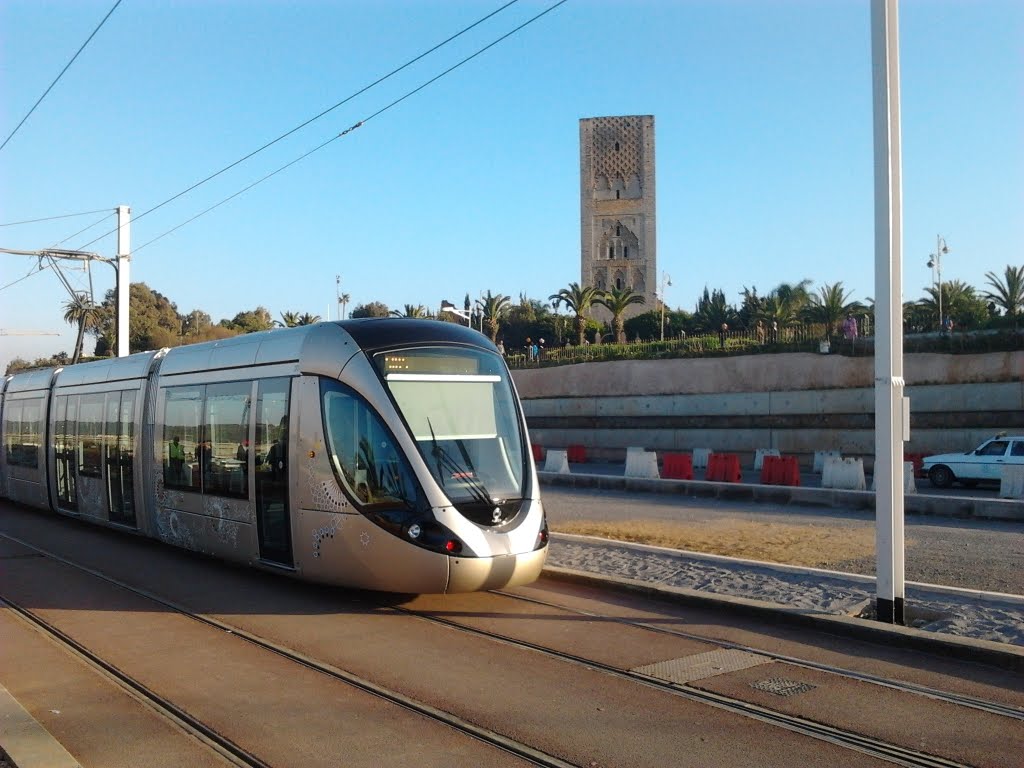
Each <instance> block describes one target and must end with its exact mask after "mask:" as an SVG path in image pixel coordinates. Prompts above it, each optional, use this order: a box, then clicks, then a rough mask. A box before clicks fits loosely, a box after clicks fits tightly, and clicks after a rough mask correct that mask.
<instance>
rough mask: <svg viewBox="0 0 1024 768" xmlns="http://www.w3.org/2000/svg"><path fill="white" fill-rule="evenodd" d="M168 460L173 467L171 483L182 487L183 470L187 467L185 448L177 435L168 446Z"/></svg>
mask: <svg viewBox="0 0 1024 768" xmlns="http://www.w3.org/2000/svg"><path fill="white" fill-rule="evenodd" d="M168 458H169V459H170V465H171V482H172V483H174V484H176V485H181V484H182V482H183V478H182V468H183V467H184V466H185V446H183V445H182V444H181V441H180V440H179V439H178V436H177V435H175V436H174V439H173V440H172V441H171V444H170V446H168Z"/></svg>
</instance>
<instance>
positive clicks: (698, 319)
mask: <svg viewBox="0 0 1024 768" xmlns="http://www.w3.org/2000/svg"><path fill="white" fill-rule="evenodd" d="M738 319H739V315H738V314H737V312H736V308H735V307H733V306H732V305H731V304H729V302H727V301H726V300H725V293H724V292H723V291H721V290H719V289H717V288H716V289H715V290H713V291H711V292H710V293H708V288H707V286H704V293H703V294H702V295H701V297H700V299H698V300H697V310H696V312H694V313H693V321H694V325H695V326H696V327H697V329H698V330H702V331H717V330H718V329H719V328H721V327H722V325H723V324H725V325H729V324H734V323H736V322H737V321H738Z"/></svg>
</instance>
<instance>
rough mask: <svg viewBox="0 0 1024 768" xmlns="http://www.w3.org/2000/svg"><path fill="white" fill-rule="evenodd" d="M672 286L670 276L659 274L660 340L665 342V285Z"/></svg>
mask: <svg viewBox="0 0 1024 768" xmlns="http://www.w3.org/2000/svg"><path fill="white" fill-rule="evenodd" d="M666 284H667V285H672V276H671V275H668V274H665V273H664V272H662V273H661V291H660V293H661V296H660V298H661V340H662V341H664V340H665V285H666Z"/></svg>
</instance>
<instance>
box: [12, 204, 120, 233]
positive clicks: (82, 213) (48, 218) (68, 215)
mask: <svg viewBox="0 0 1024 768" xmlns="http://www.w3.org/2000/svg"><path fill="white" fill-rule="evenodd" d="M107 211H109V209H108V208H98V209H96V210H95V211H80V212H78V213H65V214H62V215H60V216H46V217H45V218H42V219H25V220H24V221H10V222H7V223H6V224H0V227H15V226H17V225H19V224H36V223H38V222H40V221H55V220H57V219H71V218H74V217H75V216H88V215H90V214H93V213H104V212H107ZM104 218H106V217H104ZM93 226H95V225H93ZM72 237H74V235H72Z"/></svg>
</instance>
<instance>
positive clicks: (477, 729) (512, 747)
mask: <svg viewBox="0 0 1024 768" xmlns="http://www.w3.org/2000/svg"><path fill="white" fill-rule="evenodd" d="M0 537H3V538H6V539H8V540H10V541H14V542H16V543H18V544H20V545H22V546H24V547H28V548H29V549H33V550H35V551H37V552H39V553H41V554H42V555H44V556H45V557H49V558H52V559H53V560H55V561H57V562H59V563H63V564H64V565H67V566H69V567H71V568H75V569H77V570H79V571H82V572H83V573H88V574H89V575H90V576H93V577H95V578H98V579H101V580H103V581H106V582H107V583H109V584H113V585H114V586H116V587H119V588H121V589H125V590H127V591H129V592H132V593H134V594H136V595H139V596H140V597H144V598H146V599H147V600H151V601H153V602H155V603H157V604H158V605H163V606H165V607H166V608H169V609H171V610H173V611H176V612H177V613H180V614H182V615H183V616H185V617H187V618H190V619H192V620H194V621H197V622H199V623H201V624H205V625H207V626H210V627H212V628H214V629H218V630H220V631H222V632H225V633H227V634H230V635H233V636H234V637H237V638H239V639H240V640H243V641H245V642H248V643H251V644H253V645H255V646H257V647H259V648H262V649H263V650H266V651H269V652H271V653H274V654H277V655H279V656H281V657H283V658H285V659H287V660H289V661H292V662H294V663H296V664H300V665H302V666H304V667H306V668H308V669H311V670H313V671H315V672H319V673H321V674H324V675H327V676H328V677H331V678H333V679H336V680H339V681H341V682H343V683H346V684H348V685H351V686H352V687H354V688H358V689H359V690H362V691H364V692H365V693H369V694H371V695H373V696H376V697H378V698H380V699H383V700H385V701H388V702H390V703H392V704H395V705H396V706H400V707H402V708H403V709H406V710H409V711H411V712H415V713H416V714H418V715H421V716H423V717H426V718H428V719H430V720H433V721H434V722H437V723H440V724H442V725H446V726H448V727H450V728H452V729H454V730H456V731H459V732H460V733H462V734H464V735H466V736H470V737H472V738H474V739H477V740H478V741H480V742H482V743H484V744H488V745H489V746H492V747H495V748H497V749H501V750H504V751H505V752H508V753H510V754H513V755H515V756H517V757H520V758H522V759H523V760H526V761H528V762H531V763H533V764H534V765H538V766H542V768H578V766H576V765H575V764H574V763H570V762H566V761H564V760H561V759H560V758H558V757H555V756H554V755H549V754H547V753H545V752H542V751H540V750H538V749H535V748H533V747H531V746H530V745H528V744H524V743H522V742H519V741H516V740H515V739H511V738H508V737H506V736H503V735H502V734H500V733H497V732H496V731H492V730H490V729H488V728H483V727H481V726H478V725H475V724H474V723H471V722H469V721H468V720H465V719H463V718H461V717H458V716H457V715H453V714H451V713H450V712H445V711H444V710H441V709H438V708H437V707H433V706H431V705H429V704H425V703H423V702H419V701H416V700H415V699H412V698H410V697H408V696H405V695H403V694H401V693H398V692H397V691H392V690H389V689H387V688H385V687H383V686H380V685H377V684H376V683H374V682H371V681H370V680H366V679H364V678H362V677H359V676H358V675H354V674H352V673H351V672H346V671H345V670H343V669H338V668H337V667H334V666H332V665H330V664H325V663H323V662H321V661H317V660H316V659H312V658H309V657H308V656H305V655H304V654H301V653H299V652H297V651H294V650H292V649H290V648H287V647H285V646H283V645H279V644H277V643H273V642H271V641H269V640H265V639H263V638H261V637H259V636H258V635H254V634H252V633H251V632H247V631H246V630H244V629H240V628H239V627H235V626H232V625H231V624H228V623H226V622H223V621H220V620H218V619H213V618H210V617H208V616H202V615H200V614H197V613H195V612H193V611H190V610H189V609H188V608H186V607H184V606H182V605H179V604H177V603H175V602H174V601H172V600H167V599H166V598H163V597H160V596H159V595H155V594H153V593H151V592H149V591H148V590H145V589H140V588H138V587H133V586H131V585H130V584H127V583H125V582H123V581H121V580H120V579H116V578H114V577H112V576H109V575H107V574H105V573H102V572H101V571H97V570H96V569H94V568H90V567H88V566H85V565H81V564H79V563H75V562H74V561H72V560H68V559H67V558H65V557H62V556H60V555H57V554H55V553H52V552H49V551H48V550H46V549H43V548H42V547H37V546H35V545H34V544H30V543H29V542H26V541H24V540H22V539H19V538H17V537H15V536H10V535H8V534H4V533H0ZM0 601H2V602H5V603H7V604H10V605H13V604H12V603H10V601H9V600H7V599H6V598H4V597H3V596H2V595H0ZM16 610H17V611H18V613H19V614H22V615H23V616H24V618H26V619H27V620H29V621H32V622H33V623H37V624H39V625H45V624H46V622H45V620H43V619H40V618H38V617H36V616H35V615H34V614H32V613H31V612H30V611H27V610H25V609H20V608H19V609H16ZM53 631H54V633H55V634H57V635H58V636H61V637H64V638H66V640H62V644H63V643H67V644H68V645H69V646H70V647H71V648H72V649H76V650H77V648H81V646H79V645H78V644H77V643H76V642H75V641H74V640H73V639H71V638H67V637H66V636H64V635H63V633H60V630H57V629H56V628H53ZM81 653H82V654H83V655H84V656H85V658H87V659H90V660H92V659H93V658H95V663H96V664H97V665H98V666H100V668H101V669H107V668H108V667H109V668H110V669H111V670H115V671H116V668H115V667H113V665H110V664H108V663H107V662H104V661H103V660H102V659H99V658H98V657H94V655H93V654H92V653H91V652H90V651H88V649H85V648H82V650H81ZM116 674H117V675H120V674H122V673H120V672H119V671H116ZM124 677H125V679H126V680H128V681H131V683H130V684H129V687H131V688H132V689H134V688H135V686H136V685H137V686H138V687H139V689H141V691H140V692H143V691H146V690H147V689H146V688H145V686H142V685H141V684H140V683H138V682H137V681H132V680H131V678H130V677H128V676H126V675H125V676H124ZM118 679H120V678H118ZM143 695H146V694H145V693H143ZM147 700H148V697H147ZM171 706H172V707H173V705H171ZM175 709H176V708H175ZM184 714H185V715H186V716H187V713H184ZM240 765H246V766H248V765H253V766H259V768H271V766H268V765H266V764H265V763H262V762H256V763H240Z"/></svg>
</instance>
